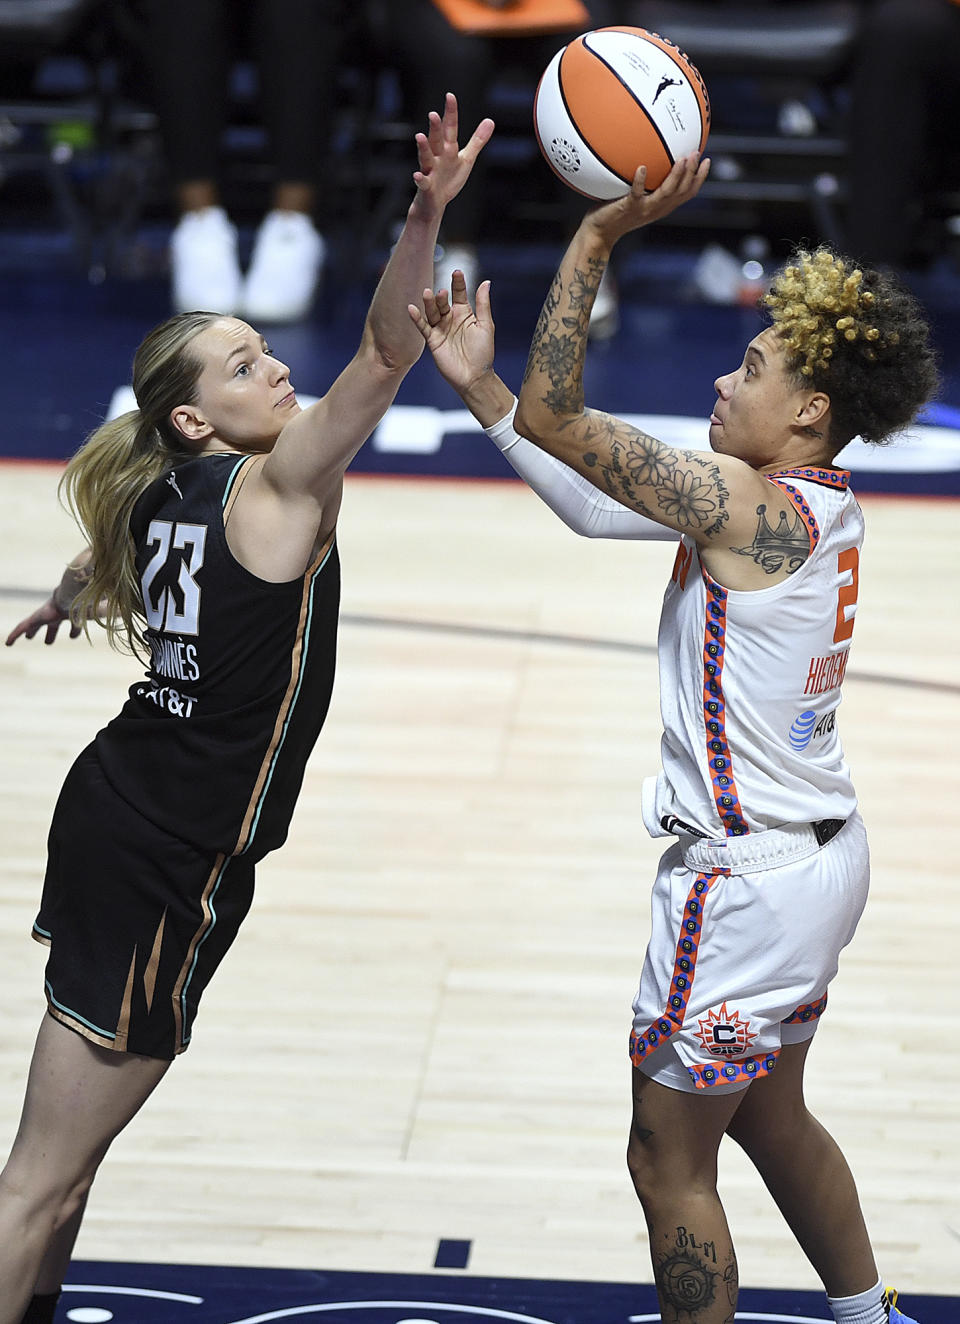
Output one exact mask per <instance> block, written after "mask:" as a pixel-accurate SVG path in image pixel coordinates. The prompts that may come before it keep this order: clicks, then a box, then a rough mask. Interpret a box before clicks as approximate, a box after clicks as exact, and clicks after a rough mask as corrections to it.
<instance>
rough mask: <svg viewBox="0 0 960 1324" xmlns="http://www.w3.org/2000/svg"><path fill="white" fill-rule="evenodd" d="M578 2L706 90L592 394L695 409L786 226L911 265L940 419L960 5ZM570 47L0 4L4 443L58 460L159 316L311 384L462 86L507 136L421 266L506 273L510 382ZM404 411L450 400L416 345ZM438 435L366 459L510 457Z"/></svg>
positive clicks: (930, 483)
mask: <svg viewBox="0 0 960 1324" xmlns="http://www.w3.org/2000/svg"><path fill="white" fill-rule="evenodd" d="M487 7H488V8H489V10H490V12H491V14H492V15H494V16H495V15H496V14H497V13H498V12H499V10H500V7H499V5H496V4H493V3H491V4H490V5H489V6H487ZM507 8H509V6H507ZM586 12H587V13H588V15H589V26H600V25H603V24H610V23H621V22H625V23H630V24H636V25H640V26H644V27H647V28H650V29H653V30H655V31H658V32H661V33H663V34H664V35H666V36H668V37H669V38H670V39H671V40H673V41H675V42H676V43H677V44H678V45H679V46H681V48H683V49H684V50H685V51H687V53H688V54H689V56H690V57H691V59H692V60H693V61H694V62H695V63H696V64H697V65H698V67H699V68H700V70H701V72H702V73H703V75H704V77H705V79H706V81H707V84H708V87H709V90H710V94H711V100H712V109H713V131H712V134H711V138H710V142H709V145H708V152H709V154H710V156H711V157H712V160H713V168H712V172H711V177H710V180H709V181H708V183H707V185H706V187H705V188H704V190H703V193H702V195H701V196H700V197H699V198H698V199H697V200H696V202H695V203H694V204H693V205H690V206H688V207H686V208H683V209H682V210H681V211H680V212H678V213H675V214H674V215H673V216H672V217H670V218H669V220H668V221H667V222H665V223H661V224H660V225H657V226H656V227H654V228H653V229H650V230H645V231H643V232H642V233H641V234H639V235H636V236H630V237H628V239H627V240H625V241H624V242H623V243H622V244H621V245H620V246H619V248H618V250H617V252H616V253H615V262H614V265H613V268H612V270H611V278H610V279H609V280H608V281H607V282H606V283H605V288H604V289H603V291H602V292H601V294H602V297H601V299H600V300H599V301H598V307H597V309H596V310H595V316H594V322H593V325H592V327H591V335H592V338H593V340H594V342H595V345H596V347H597V348H596V350H595V352H594V353H593V354H592V355H591V357H590V360H589V362H588V381H587V386H588V399H590V398H594V399H596V400H597V401H598V402H602V403H603V404H604V406H605V407H607V408H610V409H613V410H616V411H620V412H623V411H629V410H635V409H643V410H645V411H647V412H653V413H676V412H678V401H680V400H684V401H686V402H687V405H686V407H685V408H684V409H683V410H680V411H679V412H682V413H690V414H693V415H694V416H696V417H698V418H702V417H706V416H707V414H709V406H710V402H711V400H712V397H713V391H712V382H713V379H714V377H715V376H716V375H717V374H718V373H719V372H721V371H726V370H727V369H728V368H729V367H730V357H731V353H732V352H734V349H735V348H736V342H738V341H740V340H741V339H742V338H744V336H743V332H744V331H746V334H747V335H749V334H752V331H751V330H750V324H751V320H752V319H754V318H755V311H754V310H755V304H756V298H757V295H758V294H759V292H760V291H761V290H762V289H763V287H764V283H765V281H766V280H767V279H768V278H769V275H770V272H771V270H772V269H773V267H775V266H776V265H777V263H778V262H779V261H781V260H782V258H783V257H784V256H785V254H786V253H787V252H788V251H789V247H790V245H791V244H792V243H794V242H796V241H797V240H804V241H807V242H809V243H816V242H818V241H820V240H827V241H829V242H831V243H833V244H835V245H838V246H840V247H841V248H844V249H845V250H847V251H849V252H850V253H852V254H853V255H854V256H856V257H857V258H858V259H860V260H863V261H865V262H869V263H879V264H884V265H888V266H892V267H894V268H896V269H898V270H900V271H901V272H902V273H903V274H904V276H905V278H906V279H907V280H908V282H909V283H910V284H911V285H912V286H913V288H914V289H915V291H916V292H917V293H918V295H919V296H920V298H921V299H922V300H923V301H924V303H925V304H926V306H927V307H928V309H929V310H930V312H931V315H932V317H933V319H934V322H935V326H936V332H937V337H938V342H939V344H940V348H941V353H942V358H943V366H944V376H945V381H944V390H943V393H942V396H941V399H940V401H938V403H937V404H936V405H935V406H934V408H933V409H932V411H930V412H929V414H928V416H927V418H926V420H925V421H926V422H927V423H928V424H931V425H933V426H943V427H947V428H949V429H953V428H954V425H955V424H956V423H957V422H958V419H960V382H958V376H957V367H956V364H957V352H956V351H957V346H958V339H957V337H958V332H957V322H956V312H955V310H956V307H957V294H958V292H960V136H958V134H957V132H956V123H957V112H958V109H960V80H958V79H957V77H956V69H957V68H958V67H960V5H958V4H956V3H953V2H952V0H750V2H747V3H740V2H738V0H702V2H699V3H698V2H696V0H689V2H688V0H634V2H633V3H629V2H627V0H623V2H620V3H616V2H613V0H594V2H593V3H592V4H591V5H589V7H588V8H587V10H586ZM571 35H572V34H570V33H564V32H557V31H549V32H544V33H534V34H529V35H523V36H515V35H509V36H497V35H492V36H490V35H476V34H471V33H465V32H463V31H459V30H457V29H456V28H455V27H454V26H452V25H451V23H450V22H448V20H447V19H446V18H445V17H444V15H443V13H441V11H440V9H439V8H438V7H436V6H435V5H434V4H433V3H432V2H431V0H407V2H406V3H404V4H391V3H388V0H365V2H364V3H357V2H356V0H354V2H353V3H345V0H0V236H2V238H0V328H2V332H3V341H4V344H5V347H6V348H5V355H6V358H7V362H8V366H9V367H11V368H12V369H13V371H11V372H9V373H8V375H7V383H6V389H5V393H4V394H5V407H4V427H3V432H2V436H0V453H2V454H4V455H7V456H26V457H30V456H33V457H44V458H49V459H62V458H64V457H65V456H66V455H68V454H69V453H71V452H72V450H73V449H74V448H75V447H76V445H77V444H78V443H79V441H80V440H81V439H82V437H83V436H84V435H85V433H86V432H87V431H88V430H89V429H90V428H91V427H92V426H94V425H95V423H96V422H98V421H99V419H100V418H101V417H102V416H103V414H104V413H105V412H106V410H107V409H108V408H109V407H110V403H111V400H112V399H113V396H114V392H115V391H116V390H117V389H118V388H119V387H120V386H122V385H123V384H124V383H125V382H126V380H127V374H128V364H129V360H130V357H131V356H132V352H133V349H134V348H135V346H136V344H137V343H138V342H139V340H140V338H141V336H142V334H143V333H144V331H145V330H146V329H147V328H148V327H149V326H150V325H152V324H153V323H154V322H156V321H158V320H160V319H161V318H163V317H164V316H165V315H167V314H168V313H169V312H170V311H173V310H174V309H175V308H181V307H215V308H217V309H220V310H223V311H235V312H238V313H240V314H241V315H244V316H246V317H247V318H248V319H249V320H250V321H251V322H253V323H255V324H256V325H258V326H261V327H263V328H264V329H269V333H270V337H271V340H272V342H273V345H274V347H275V349H276V350H277V352H278V353H279V354H280V355H281V356H282V357H283V358H284V359H285V360H286V361H287V362H289V363H290V364H291V366H292V367H293V369H294V381H295V383H296V385H297V387H298V389H299V390H300V391H301V392H302V393H311V392H312V393H317V394H319V393H322V391H323V390H324V389H325V387H326V385H327V384H328V382H329V381H330V379H331V378H332V376H333V375H334V374H335V373H336V371H337V370H338V369H339V367H340V366H341V365H342V363H343V362H345V360H346V358H348V357H349V355H350V354H351V353H352V350H353V348H354V346H355V344H356V342H357V339H358V336H359V331H360V327H361V324H362V317H363V313H364V310H365V308H366V304H367V302H368V299H369V297H370V293H371V291H372V288H373V285H374V284H375V282H376V279H377V277H378V275H379V272H380V270H381V269H382V266H383V264H384V261H385V260H386V257H387V255H388V253H389V249H390V244H391V242H392V240H393V238H394V236H395V234H396V231H397V228H398V226H399V224H400V222H401V220H402V217H403V215H404V212H405V209H406V206H407V204H408V202H409V198H410V196H411V170H412V165H413V159H414V158H413V144H412V137H413V133H414V132H415V130H416V129H417V128H419V127H421V126H422V125H423V124H424V120H425V115H426V111H427V110H428V109H429V108H431V107H441V106H442V97H443V93H444V91H446V90H447V88H450V89H452V90H454V91H455V92H457V94H458V96H459V98H460V101H461V107H462V122H463V124H464V126H465V129H466V131H469V130H470V129H471V128H472V127H473V125H474V124H475V123H476V121H477V120H479V118H481V116H483V115H486V114H490V115H492V116H493V117H494V118H495V120H496V121H497V132H496V134H495V137H494V139H493V142H492V143H491V144H490V146H489V147H488V149H487V150H486V152H485V153H484V156H483V158H482V166H481V169H480V170H478V172H477V176H476V177H475V178H474V180H472V181H471V184H470V186H469V188H468V189H467V190H466V191H465V194H464V195H463V196H462V198H461V199H458V201H457V203H456V204H454V206H453V207H451V209H450V211H449V213H448V217H447V220H446V222H445V232H444V233H443V234H442V235H441V243H442V248H441V249H438V255H437V259H438V265H437V277H438V280H443V279H444V278H446V277H447V276H448V275H449V271H450V270H451V269H452V266H453V265H460V266H462V267H463V268H464V269H465V271H466V272H467V275H468V284H470V285H471V287H472V286H473V285H474V284H475V282H476V281H478V280H479V279H482V278H483V277H485V276H489V277H491V278H492V279H493V281H494V301H495V302H494V310H495V314H496V316H497V321H498V331H499V351H500V358H499V365H500V368H501V371H502V372H503V375H504V376H505V377H507V378H508V380H518V376H519V372H520V371H521V369H522V364H523V361H524V356H525V350H526V346H527V344H528V343H529V336H530V334H531V331H532V328H533V325H534V322H535V319H536V315H537V312H538V310H539V305H540V301H541V299H542V296H543V293H544V291H545V289H546V286H547V283H548V282H549V279H550V276H551V274H552V271H553V269H554V266H555V263H556V261H557V259H558V257H559V254H560V252H561V251H562V248H563V245H564V243H565V240H566V238H567V236H568V235H569V233H570V232H571V230H572V228H573V226H574V225H575V224H576V221H577V218H578V216H579V215H580V213H581V211H582V209H583V207H584V206H585V205H586V204H585V203H584V201H583V200H582V199H581V198H579V197H578V196H577V195H576V194H574V193H573V192H572V191H571V190H568V189H566V188H564V187H563V186H562V185H561V184H560V183H559V182H558V181H557V180H556V178H555V177H554V176H553V174H552V173H551V172H550V171H549V169H548V168H547V167H546V165H545V164H544V162H543V161H542V159H541V157H540V155H539V152H538V149H537V146H536V142H535V138H534V135H533V132H532V102H533V95H534V91H535V87H536V82H537V79H538V77H539V74H540V72H541V70H542V69H543V67H544V66H545V64H546V63H547V61H548V59H549V56H550V55H551V54H552V52H553V51H555V50H556V49H558V48H559V47H560V46H561V45H563V44H564V42H565V41H566V40H568V39H569V37H570V36H571ZM736 353H737V355H739V349H736ZM625 364H628V365H629V371H628V372H624V365H625ZM400 403H401V404H413V405H416V406H424V405H425V406H441V407H450V406H451V405H452V404H453V401H452V400H451V398H450V393H449V392H448V391H447V390H446V388H445V387H444V386H443V384H442V383H441V382H439V380H438V379H437V378H436V376H435V374H434V373H433V372H432V370H431V369H430V367H429V365H427V364H420V365H419V366H418V368H417V370H416V371H415V372H414V373H413V374H412V375H411V377H410V378H409V380H408V382H407V383H406V384H405V387H404V392H403V395H402V396H401V401H400ZM402 430H403V429H401V431H402ZM928 440H929V438H928ZM953 441H954V439H953V438H952V437H949V436H947V437H944V436H942V435H940V434H937V435H935V436H934V437H933V443H934V445H935V448H936V449H938V453H939V454H940V456H941V459H940V460H936V459H929V458H928V459H927V460H925V461H924V462H923V463H922V464H920V465H919V468H920V469H921V470H922V471H923V472H925V473H926V474H927V477H925V478H917V477H916V476H914V477H913V478H902V477H897V478H896V479H894V480H892V483H893V486H894V488H899V487H902V486H903V485H904V484H906V485H907V487H908V488H910V486H911V484H912V490H931V491H951V492H954V493H955V492H957V491H958V490H960V487H958V485H957V463H954V460H955V456H954V454H953V449H954V448H953ZM411 444H413V443H411ZM475 451H476V452H477V453H474V452H475ZM427 452H428V453H427V455H426V457H425V456H424V454H423V453H420V454H419V455H417V454H416V448H415V447H414V451H411V450H410V447H409V446H408V445H407V443H406V442H404V441H403V439H402V438H401V439H400V440H397V439H396V438H395V439H394V444H393V446H392V448H391V449H388V450H384V449H383V448H382V447H380V446H378V445H377V444H376V440H375V444H374V445H373V446H370V447H368V448H367V450H366V451H365V452H364V453H362V454H361V456H360V457H358V460H357V462H356V467H357V468H358V469H363V468H371V467H372V468H374V469H377V470H378V471H385V472H395V471H397V472H406V471H409V470H411V469H412V470H413V471H424V470H425V471H428V472H452V473H459V472H463V473H467V474H469V473H470V472H473V471H474V470H476V471H477V472H480V473H484V474H492V475H498V474H500V473H503V475H504V476H506V473H507V471H506V469H505V467H504V468H503V469H500V468H498V467H497V466H498V465H499V463H500V461H499V457H498V456H495V455H493V456H491V455H488V454H487V453H486V449H482V450H480V449H478V448H476V447H473V446H469V445H467V446H464V445H463V444H461V442H458V440H457V434H456V433H450V432H449V430H448V431H447V433H446V434H445V435H444V436H443V437H442V439H441V441H440V442H439V443H436V444H433V446H432V449H431V448H430V447H428V448H427ZM941 461H942V462H941ZM931 466H932V468H931ZM881 467H883V466H881ZM886 467H887V468H889V466H886ZM909 467H910V466H909V465H904V464H903V463H901V462H899V461H898V463H897V471H898V473H902V472H903V471H904V470H905V469H909ZM865 472H866V471H865ZM871 472H872V471H871ZM931 473H934V474H935V475H936V477H930V474H931ZM865 481H866V482H867V483H868V484H873V483H874V482H875V481H879V482H880V484H881V486H884V485H887V486H889V485H890V480H888V479H880V480H875V479H874V477H872V476H866V477H865ZM860 485H861V487H862V486H863V483H862V482H861V484H860Z"/></svg>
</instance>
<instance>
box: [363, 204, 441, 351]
mask: <svg viewBox="0 0 960 1324" xmlns="http://www.w3.org/2000/svg"><path fill="white" fill-rule="evenodd" d="M439 230H440V216H439V215H437V216H436V217H432V218H429V219H424V218H423V217H421V216H419V215H418V214H417V212H416V211H415V210H414V209H413V208H412V207H411V210H410V211H409V212H408V213H407V220H406V223H405V225H404V227H403V230H402V231H401V232H400V237H399V239H398V240H397V242H396V244H395V245H394V249H393V252H392V253H391V255H390V260H389V262H388V263H387V265H386V268H385V270H384V273H383V275H382V276H381V277H380V283H379V284H378V286H377V289H376V293H375V294H374V296H373V301H372V302H371V304H370V311H369V313H368V314H367V322H366V328H365V334H367V335H368V336H369V337H370V339H371V340H372V343H373V346H374V348H375V351H376V354H377V356H378V358H379V359H380V360H381V362H382V363H383V364H384V365H385V366H386V367H388V368H391V369H397V368H399V369H401V370H405V369H408V368H410V367H412V366H413V364H414V363H416V361H417V359H418V358H419V357H420V355H421V353H422V352H423V337H422V336H421V335H420V332H419V331H418V330H417V328H416V327H415V326H414V325H413V323H412V322H411V320H410V315H409V313H408V312H407V305H408V304H411V303H413V304H419V303H420V300H421V297H422V295H423V291H424V288H425V287H427V286H432V285H433V255H434V251H435V249H436V245H437V235H438V233H439Z"/></svg>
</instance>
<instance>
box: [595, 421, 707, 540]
mask: <svg viewBox="0 0 960 1324" xmlns="http://www.w3.org/2000/svg"><path fill="white" fill-rule="evenodd" d="M574 427H575V429H576V432H577V439H578V442H580V443H582V446H583V449H582V451H581V458H582V460H583V463H584V464H585V465H586V466H587V467H588V468H590V469H593V468H597V467H599V468H600V470H601V472H602V474H603V485H604V487H605V488H606V490H607V491H608V492H609V494H610V495H611V496H612V497H614V498H615V499H616V500H617V501H620V502H622V503H623V504H625V505H628V506H632V507H633V509H634V510H638V511H639V512H640V513H641V515H646V516H648V518H650V519H654V520H658V521H659V522H660V523H661V524H663V523H668V524H670V526H671V527H672V528H676V529H679V530H680V532H681V533H690V534H692V535H693V536H694V537H696V538H697V539H709V538H715V537H716V536H717V535H718V534H719V533H721V532H722V530H723V527H724V525H725V524H726V523H727V521H728V520H729V518H730V513H729V510H728V508H727V507H728V504H729V499H730V491H729V489H728V487H727V484H726V482H725V480H724V477H723V474H722V473H721V472H720V468H719V466H718V465H717V463H716V461H715V460H714V459H713V458H712V456H710V455H707V454H704V453H701V452H700V451H688V450H677V449H675V448H674V447H672V446H666V445H664V443H663V442H662V441H658V440H657V439H656V437H651V436H649V435H648V434H647V433H646V432H641V431H640V429H639V428H635V427H631V426H630V425H629V424H627V423H623V422H620V421H619V420H617V419H615V418H611V417H610V416H609V415H606V414H598V413H595V412H594V411H592V410H587V412H586V413H585V415H584V416H583V418H582V419H581V420H579V421H578V422H577V423H576V424H574ZM598 443H599V444H598Z"/></svg>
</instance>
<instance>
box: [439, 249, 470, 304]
mask: <svg viewBox="0 0 960 1324" xmlns="http://www.w3.org/2000/svg"><path fill="white" fill-rule="evenodd" d="M458 268H459V270H460V271H462V272H463V277H464V280H465V281H466V282H467V295H468V296H469V298H470V299H471V301H472V300H473V297H474V295H475V294H476V292H477V275H478V273H479V265H478V262H477V250H476V249H475V248H474V246H473V244H447V246H446V247H441V248H439V249H438V251H437V256H436V258H435V260H434V264H433V288H434V289H435V290H449V289H450V286H451V283H452V281H453V273H454V272H455V271H456V270H457V269H458Z"/></svg>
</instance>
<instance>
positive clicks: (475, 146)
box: [460, 117, 496, 165]
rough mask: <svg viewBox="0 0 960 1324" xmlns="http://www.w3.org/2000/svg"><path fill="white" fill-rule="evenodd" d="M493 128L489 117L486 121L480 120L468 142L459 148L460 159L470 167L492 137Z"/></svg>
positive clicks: (493, 125) (494, 126)
mask: <svg viewBox="0 0 960 1324" xmlns="http://www.w3.org/2000/svg"><path fill="white" fill-rule="evenodd" d="M495 128H496V125H495V124H494V122H493V120H492V119H490V118H489V117H488V118H487V119H483V120H481V121H480V123H479V124H478V125H477V127H476V128H475V129H474V131H473V133H472V135H471V137H470V141H469V142H468V143H466V145H465V146H463V147H461V149H460V157H461V159H462V160H464V161H469V162H470V164H471V165H472V164H473V162H474V161H475V160H476V159H477V157H478V156H479V155H480V153H481V151H482V150H483V148H484V147H485V146H486V145H487V143H488V142H489V141H490V139H491V138H492V137H493V131H494V129H495Z"/></svg>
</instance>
